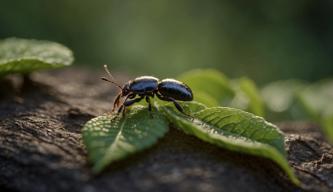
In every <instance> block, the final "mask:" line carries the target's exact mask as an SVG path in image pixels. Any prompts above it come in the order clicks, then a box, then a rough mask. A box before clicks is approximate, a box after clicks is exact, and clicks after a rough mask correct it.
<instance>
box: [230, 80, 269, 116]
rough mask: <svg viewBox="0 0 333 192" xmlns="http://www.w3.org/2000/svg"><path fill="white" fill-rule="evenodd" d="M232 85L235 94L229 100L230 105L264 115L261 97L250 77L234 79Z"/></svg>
mask: <svg viewBox="0 0 333 192" xmlns="http://www.w3.org/2000/svg"><path fill="white" fill-rule="evenodd" d="M233 85H234V86H233V87H234V89H235V92H236V96H235V98H234V99H233V101H232V102H231V104H230V105H231V106H233V107H236V108H239V109H244V110H246V111H249V112H251V113H254V114H256V115H259V116H264V115H265V106H264V102H263V99H262V97H261V95H260V93H259V91H258V89H257V86H256V84H255V83H254V82H253V81H252V80H251V79H249V78H247V77H243V78H240V79H237V80H235V81H234V83H233Z"/></svg>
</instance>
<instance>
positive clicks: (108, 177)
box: [0, 68, 333, 192]
mask: <svg viewBox="0 0 333 192" xmlns="http://www.w3.org/2000/svg"><path fill="white" fill-rule="evenodd" d="M116 76H117V78H118V79H120V81H122V82H123V81H125V80H126V79H128V78H127V77H126V76H123V75H116ZM99 77H100V74H99V73H95V72H89V71H86V70H82V69H77V68H69V69H65V70H60V71H55V72H48V73H46V72H43V73H36V74H33V75H32V76H31V80H30V81H29V80H26V81H23V82H22V80H21V79H20V78H19V77H17V76H12V77H8V78H6V79H3V80H2V81H1V82H0V91H1V92H0V191H29V192H30V191H31V192H43V191H48V192H49V191H51V192H52V191H82V192H95V191H101V192H103V191H122V192H126V191H192V192H195V191H228V192H230V191H273V192H274V191H333V148H332V146H331V145H329V144H328V143H327V142H326V141H325V140H324V138H323V136H322V134H321V133H320V129H319V127H318V126H317V125H315V124H311V123H307V122H285V123H279V124H278V126H279V127H280V128H281V129H282V130H283V131H284V132H285V134H286V143H285V144H286V149H287V151H288V160H289V163H290V165H291V166H292V167H293V168H294V169H295V172H296V174H297V176H298V177H299V179H300V180H301V181H302V183H303V184H302V186H301V187H296V186H294V185H293V184H292V183H290V182H289V180H288V178H287V177H286V175H285V174H284V173H283V172H282V171H281V170H280V168H279V167H278V166H276V165H275V164H274V163H272V162H271V161H269V160H267V159H264V158H259V157H254V156H250V155H244V154H238V153H234V152H230V151H228V150H224V149H221V148H218V147H215V146H213V145H211V144H207V143H204V142H202V141H200V140H198V139H196V138H194V137H192V136H189V135H185V134H184V133H182V132H180V131H178V130H177V129H176V128H173V127H171V129H170V132H169V133H167V134H166V136H165V137H164V138H163V139H160V140H159V141H158V143H157V144H156V145H155V146H153V147H152V148H150V149H148V150H145V151H143V152H141V153H139V154H137V155H134V156H131V157H129V158H128V159H126V160H123V161H119V162H116V163H113V164H112V165H111V166H110V167H109V168H108V169H107V170H105V171H104V172H103V173H101V174H99V175H93V174H92V173H91V171H90V167H91V165H90V164H89V162H88V161H87V154H86V150H85V148H84V146H83V144H82V139H81V134H80V132H81V129H82V126H83V125H84V123H85V122H87V121H88V120H89V119H91V118H93V117H95V116H98V115H101V114H103V113H105V112H109V111H110V109H111V106H112V99H113V97H114V95H115V93H117V91H118V90H116V88H113V87H111V86H110V85H109V84H107V83H104V82H102V81H100V80H99Z"/></svg>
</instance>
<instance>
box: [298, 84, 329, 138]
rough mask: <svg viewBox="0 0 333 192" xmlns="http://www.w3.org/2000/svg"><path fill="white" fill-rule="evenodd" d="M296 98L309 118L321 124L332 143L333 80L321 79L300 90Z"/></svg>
mask: <svg viewBox="0 0 333 192" xmlns="http://www.w3.org/2000/svg"><path fill="white" fill-rule="evenodd" d="M297 99H298V100H299V101H300V103H301V106H302V107H303V109H304V110H305V112H306V113H307V114H308V116H310V118H311V119H313V120H314V121H316V122H318V123H320V124H321V126H322V128H323V131H324V133H325V135H326V136H327V138H328V140H329V141H330V142H331V143H333V102H332V100H333V80H323V81H320V82H318V83H315V84H312V85H310V86H308V87H306V88H305V89H304V90H302V91H301V92H300V93H299V94H298V97H297Z"/></svg>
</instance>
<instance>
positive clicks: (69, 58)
mask: <svg viewBox="0 0 333 192" xmlns="http://www.w3.org/2000/svg"><path fill="white" fill-rule="evenodd" d="M72 62H73V54H72V52H71V50H69V49H68V48H66V47H65V46H63V45H61V44H58V43H54V42H50V41H39V40H27V39H18V38H9V39H5V40H1V41H0V76H3V75H6V74H10V73H29V72H32V71H35V70H40V69H52V68H59V67H63V66H67V65H70V64H71V63H72Z"/></svg>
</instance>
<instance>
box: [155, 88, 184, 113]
mask: <svg viewBox="0 0 333 192" xmlns="http://www.w3.org/2000/svg"><path fill="white" fill-rule="evenodd" d="M156 95H157V97H158V98H159V99H161V100H164V101H171V102H173V104H174V105H175V106H176V108H177V109H178V111H179V112H181V113H183V114H185V115H187V114H186V113H185V112H184V109H183V107H182V106H180V104H179V103H178V102H177V100H176V99H174V98H172V97H164V96H163V95H160V94H159V93H156Z"/></svg>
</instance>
